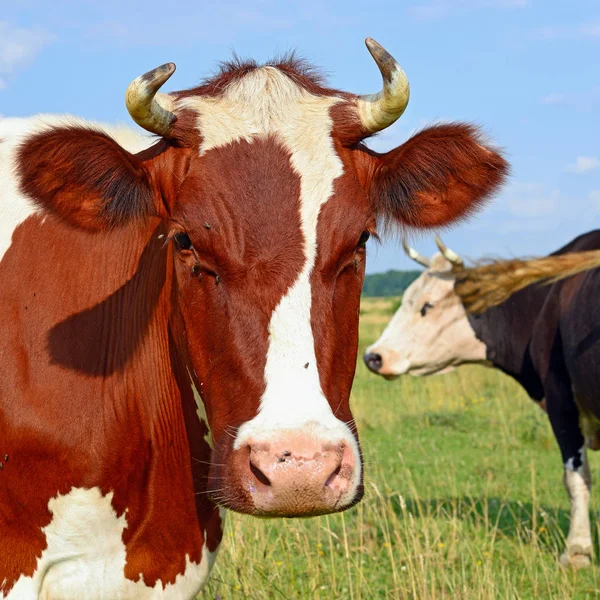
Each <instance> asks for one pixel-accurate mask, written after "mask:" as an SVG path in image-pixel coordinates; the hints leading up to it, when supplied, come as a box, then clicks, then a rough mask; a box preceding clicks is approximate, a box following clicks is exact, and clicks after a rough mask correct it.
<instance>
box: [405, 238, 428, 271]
mask: <svg viewBox="0 0 600 600" xmlns="http://www.w3.org/2000/svg"><path fill="white" fill-rule="evenodd" d="M402 248H404V252H406V255H407V256H408V257H409V258H412V259H413V260H414V261H415V262H417V263H419V264H420V265H421V266H423V267H425V268H426V269H429V267H430V266H431V264H430V262H429V259H428V258H425V257H424V256H423V255H422V254H419V253H418V252H417V251H416V250H415V249H414V248H411V247H410V246H409V245H408V244H407V243H406V240H405V239H404V238H402Z"/></svg>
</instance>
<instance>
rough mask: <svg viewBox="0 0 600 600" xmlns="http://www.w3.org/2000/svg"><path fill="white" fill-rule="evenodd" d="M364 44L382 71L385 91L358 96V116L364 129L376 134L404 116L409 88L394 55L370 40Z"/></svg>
mask: <svg viewBox="0 0 600 600" xmlns="http://www.w3.org/2000/svg"><path fill="white" fill-rule="evenodd" d="M365 44H366V45H367V48H368V50H369V52H370V53H371V56H372V57H373V58H374V60H375V62H376V63H377V66H378V67H379V70H380V71H381V77H382V78H383V89H382V90H381V91H380V92H378V93H377V94H365V95H362V96H359V97H358V99H357V104H358V114H359V116H360V120H361V123H362V126H363V128H364V129H365V130H366V131H367V132H369V133H375V132H376V131H381V130H382V129H385V128H386V127H389V126H390V125H391V124H392V123H393V122H394V121H396V119H398V118H399V117H400V115H402V113H403V112H404V110H405V109H406V105H407V104H408V98H409V96H410V86H409V85H408V78H407V77H406V74H405V73H404V71H403V70H402V67H401V66H400V65H399V64H398V63H397V62H396V59H395V58H394V57H393V56H392V55H391V54H389V53H388V52H387V51H386V50H385V49H384V48H383V47H382V46H380V45H379V44H378V43H377V42H376V41H375V40H373V39H371V38H367V39H366V40H365Z"/></svg>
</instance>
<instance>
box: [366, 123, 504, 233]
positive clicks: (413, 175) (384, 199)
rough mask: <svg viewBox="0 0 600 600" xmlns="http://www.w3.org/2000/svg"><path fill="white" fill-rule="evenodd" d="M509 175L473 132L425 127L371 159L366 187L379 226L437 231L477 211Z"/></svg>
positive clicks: (464, 126) (495, 153)
mask: <svg viewBox="0 0 600 600" xmlns="http://www.w3.org/2000/svg"><path fill="white" fill-rule="evenodd" d="M508 171H509V165H508V163H507V162H506V161H505V160H504V158H503V157H502V156H501V154H500V153H499V152H498V151H497V150H495V149H493V148H489V147H487V146H486V143H485V141H484V140H483V139H482V135H481V134H480V132H479V131H478V130H477V128H476V127H474V126H473V125H468V124H462V123H451V124H444V125H435V126H433V127H428V128H427V129H424V130H423V131H421V132H419V133H417V134H416V135H414V136H413V137H412V138H410V139H409V140H408V141H407V142H406V143H404V144H402V146H400V147H398V148H396V149H395V150H392V151H390V152H388V153H386V154H376V155H373V158H372V160H371V167H370V176H369V177H368V180H367V186H368V190H369V196H370V198H371V201H372V204H373V207H374V210H375V212H376V214H377V215H378V216H379V217H382V218H383V219H384V220H387V221H390V220H391V221H396V222H400V223H403V224H406V225H409V226H412V227H418V228H428V227H439V226H442V225H446V224H448V223H451V222H453V221H455V220H458V219H460V218H461V217H466V216H468V215H469V214H470V213H472V212H473V211H475V210H476V209H477V208H478V207H480V206H481V204H482V203H483V202H485V200H486V199H487V198H489V197H490V195H492V194H493V193H494V192H495V191H496V190H497V189H498V188H499V187H500V186H501V185H502V183H503V182H504V180H505V179H506V176H507V175H508Z"/></svg>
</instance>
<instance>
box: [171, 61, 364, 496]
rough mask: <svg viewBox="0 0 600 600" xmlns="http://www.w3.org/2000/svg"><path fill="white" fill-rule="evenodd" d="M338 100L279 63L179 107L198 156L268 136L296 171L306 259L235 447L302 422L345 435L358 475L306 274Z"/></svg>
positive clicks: (333, 435) (329, 173) (272, 336)
mask: <svg viewBox="0 0 600 600" xmlns="http://www.w3.org/2000/svg"><path fill="white" fill-rule="evenodd" d="M340 101H341V99H340V98H336V97H322V96H315V95H312V94H310V93H308V92H307V91H306V90H304V89H302V88H301V87H299V86H298V85H296V84H295V83H294V82H293V81H292V80H291V79H289V78H288V77H287V76H286V75H284V74H283V73H281V72H279V71H278V70H277V69H274V68H272V67H264V68H261V69H257V70H255V71H253V72H251V73H250V74H248V75H247V76H245V77H243V78H241V79H239V80H237V81H235V82H233V83H232V84H231V85H230V86H229V87H228V88H227V89H226V91H225V92H224V94H223V96H221V97H216V98H202V97H196V98H186V99H185V100H183V101H181V102H180V104H179V106H180V107H185V108H187V109H193V110H195V111H196V112H197V114H198V128H199V130H200V132H201V134H202V138H203V141H202V146H201V148H200V153H201V154H204V153H206V152H207V151H209V150H210V149H212V148H217V147H219V146H225V145H227V144H230V143H232V142H234V141H238V140H245V141H248V142H252V140H253V139H257V138H258V139H262V138H265V137H266V136H274V137H275V138H276V139H277V140H279V141H280V143H281V144H282V146H283V148H285V150H287V151H288V152H289V153H290V155H291V163H292V166H293V168H294V170H295V172H296V173H297V174H298V175H299V176H300V185H301V190H300V203H301V204H300V206H301V208H300V213H301V214H300V217H301V227H302V233H303V235H304V239H305V256H306V258H305V263H304V266H303V269H302V272H301V273H300V275H299V276H298V279H297V280H296V282H295V283H294V284H293V285H292V287H291V288H290V289H289V291H288V293H287V294H286V295H285V296H284V297H283V298H282V299H281V301H280V302H279V305H278V306H277V307H276V309H275V311H274V312H273V314H272V316H271V320H270V324H269V348H268V351H267V363H266V367H265V381H266V390H265V393H264V395H263V397H262V398H261V403H260V408H259V413H258V415H257V416H256V417H255V418H254V419H252V420H251V421H249V422H247V423H245V424H244V425H243V426H242V427H240V430H239V432H238V437H237V439H236V442H235V447H236V448H239V447H241V446H242V445H243V444H244V443H245V442H246V441H247V440H248V439H250V438H258V439H260V440H268V439H269V438H271V437H272V436H277V437H280V436H281V433H282V430H283V429H290V430H291V429H294V430H298V429H306V428H308V430H312V431H314V434H315V436H318V437H319V439H320V438H324V440H331V441H341V440H344V441H346V442H347V443H348V444H349V445H350V446H351V447H352V448H353V450H354V452H355V459H356V465H357V468H356V474H355V476H356V477H357V481H358V478H359V477H360V461H359V454H358V447H357V444H356V441H355V439H354V436H353V435H352V433H351V432H350V429H349V428H348V427H347V425H346V424H344V423H343V422H342V421H340V420H339V419H337V418H336V417H335V416H334V415H333V412H332V410H331V408H330V406H329V403H328V402H327V399H326V398H325V395H324V393H323V390H322V389H321V385H320V381H319V372H318V367H317V361H316V356H315V347H314V345H315V342H314V336H313V331H312V327H311V322H310V316H311V285H310V275H311V272H312V269H313V267H314V264H315V258H316V254H317V221H318V217H319V212H320V210H321V207H322V206H323V204H324V203H326V202H327V200H329V198H330V197H331V195H332V194H333V188H334V181H335V180H336V179H337V178H338V177H339V176H341V175H342V173H343V171H344V168H343V163H342V161H341V159H340V158H339V156H338V155H337V153H336V151H335V149H334V146H333V141H332V139H331V130H332V125H333V122H332V119H331V116H330V114H329V113H330V109H331V107H332V106H334V105H335V104H337V103H338V102H340ZM306 364H308V367H307V368H305V365H306ZM352 493H354V490H352Z"/></svg>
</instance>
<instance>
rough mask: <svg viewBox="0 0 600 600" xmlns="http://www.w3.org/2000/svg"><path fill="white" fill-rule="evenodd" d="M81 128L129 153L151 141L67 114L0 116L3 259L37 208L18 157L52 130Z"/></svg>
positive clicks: (0, 237)
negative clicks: (101, 135) (34, 139)
mask: <svg viewBox="0 0 600 600" xmlns="http://www.w3.org/2000/svg"><path fill="white" fill-rule="evenodd" d="M68 126H79V127H88V128H91V129H96V130H98V131H103V132H105V133H107V134H108V135H110V136H111V137H112V138H113V139H114V140H115V141H116V142H117V143H118V144H120V145H121V146H122V147H123V148H125V149H126V150H128V151H129V152H140V151H141V150H144V149H145V148H147V147H148V146H150V144H151V143H152V141H153V140H152V138H150V137H149V136H147V135H144V134H142V133H139V132H138V131H135V130H133V129H130V128H128V127H124V126H122V127H109V126H105V125H100V124H98V123H93V122H89V121H84V120H83V119H78V118H76V117H71V116H64V115H37V116H35V117H29V118H23V119H21V118H11V119H8V118H3V117H0V260H2V257H3V256H4V253H5V252H6V250H8V248H9V246H10V244H11V241H12V235H13V232H14V230H15V229H16V228H17V227H18V226H19V225H20V224H21V223H23V222H24V221H26V220H27V218H28V217H30V216H31V215H33V214H35V213H36V212H37V211H38V209H37V208H36V207H35V206H34V203H33V202H32V200H31V199H30V198H28V197H27V196H26V195H24V194H23V193H21V191H20V189H19V186H20V184H19V179H18V165H17V164H16V155H17V152H18V149H19V146H20V145H21V144H22V143H23V142H24V141H25V140H27V139H28V138H30V137H31V136H33V135H35V134H37V133H40V132H43V131H48V130H49V129H52V128H53V127H68Z"/></svg>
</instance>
